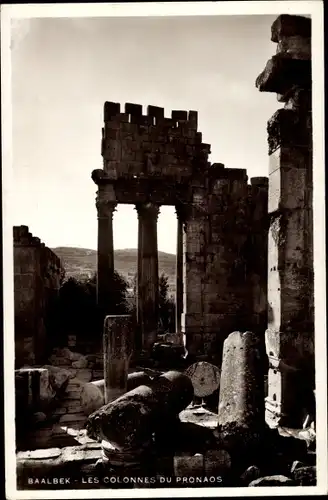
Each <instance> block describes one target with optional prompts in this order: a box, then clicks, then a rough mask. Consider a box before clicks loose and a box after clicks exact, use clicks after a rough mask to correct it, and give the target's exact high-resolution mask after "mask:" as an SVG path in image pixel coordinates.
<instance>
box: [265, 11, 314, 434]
mask: <svg viewBox="0 0 328 500" xmlns="http://www.w3.org/2000/svg"><path fill="white" fill-rule="evenodd" d="M271 31H272V37H271V39H272V41H274V42H276V43H278V49H277V54H276V55H275V56H274V57H273V58H272V59H271V60H270V61H269V62H268V63H267V65H266V68H265V70H264V71H263V72H262V73H261V75H260V76H259V77H258V79H257V82H256V85H257V87H258V88H259V90H260V91H262V92H275V93H277V94H278V100H279V101H280V102H284V103H285V106H284V108H282V109H279V110H278V111H277V112H276V113H275V114H274V115H273V117H272V118H271V119H270V120H269V122H268V133H269V155H270V164H269V207H268V209H269V217H270V228H269V242H268V248H269V257H268V260H269V262H268V329H267V332H266V349H267V354H268V357H269V373H268V398H267V400H266V419H267V421H268V423H269V424H271V425H286V426H289V427H296V428H300V427H301V426H302V423H303V422H302V418H303V415H302V414H303V412H304V411H306V412H307V413H311V410H313V408H311V406H312V407H313V405H314V401H313V389H314V345H313V344H314V306H313V285H314V276H313V242H312V238H313V213H312V122H311V121H312V110H311V20H310V19H308V18H304V17H301V16H288V15H282V16H279V17H278V18H277V20H276V21H275V22H274V23H273V25H272V29H271Z"/></svg>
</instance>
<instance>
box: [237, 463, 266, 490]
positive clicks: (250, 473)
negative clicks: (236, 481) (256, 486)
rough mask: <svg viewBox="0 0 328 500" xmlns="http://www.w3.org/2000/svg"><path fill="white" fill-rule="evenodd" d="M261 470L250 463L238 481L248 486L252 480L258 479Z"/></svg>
mask: <svg viewBox="0 0 328 500" xmlns="http://www.w3.org/2000/svg"><path fill="white" fill-rule="evenodd" d="M260 476H261V471H260V469H259V468H258V467H256V465H251V466H250V467H247V469H246V470H245V471H244V472H243V473H242V475H241V476H240V481H241V483H242V484H243V485H245V486H248V485H249V484H250V483H251V482H252V481H255V480H256V479H259V477H260Z"/></svg>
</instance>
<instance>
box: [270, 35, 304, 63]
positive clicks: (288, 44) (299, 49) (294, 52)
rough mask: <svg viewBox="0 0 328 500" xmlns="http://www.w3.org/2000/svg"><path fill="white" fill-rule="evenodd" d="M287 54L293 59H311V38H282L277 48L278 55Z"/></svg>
mask: <svg viewBox="0 0 328 500" xmlns="http://www.w3.org/2000/svg"><path fill="white" fill-rule="evenodd" d="M281 52H283V53H286V54H288V56H289V57H291V58H293V59H305V60H310V59H311V38H310V37H308V38H304V37H302V36H282V37H281V38H280V40H279V43H278V46H277V54H279V53H281Z"/></svg>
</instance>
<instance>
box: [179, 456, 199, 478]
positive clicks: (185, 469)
mask: <svg viewBox="0 0 328 500" xmlns="http://www.w3.org/2000/svg"><path fill="white" fill-rule="evenodd" d="M173 463H174V475H175V476H176V477H188V476H190V477H197V476H198V477H199V476H200V477H202V476H204V456H203V455H202V454H200V453H197V454H195V455H192V454H190V453H187V452H185V453H183V454H180V453H179V455H177V456H175V457H174V462H173Z"/></svg>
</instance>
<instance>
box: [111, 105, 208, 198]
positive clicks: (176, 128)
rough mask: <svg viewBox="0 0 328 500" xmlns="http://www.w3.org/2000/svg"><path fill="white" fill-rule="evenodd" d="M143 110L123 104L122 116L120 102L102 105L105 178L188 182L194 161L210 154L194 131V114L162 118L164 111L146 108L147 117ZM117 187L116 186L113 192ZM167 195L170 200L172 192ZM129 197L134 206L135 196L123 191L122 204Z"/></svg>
mask: <svg viewBox="0 0 328 500" xmlns="http://www.w3.org/2000/svg"><path fill="white" fill-rule="evenodd" d="M142 109H143V108H142V106H141V105H140V104H132V103H126V104H125V109H124V112H123V113H121V112H120V111H121V109H120V104H119V103H113V102H106V103H105V106H104V122H105V125H104V128H103V139H102V156H103V159H104V171H105V174H106V176H107V177H108V178H110V179H116V180H119V179H120V180H123V179H125V180H126V179H136V178H144V177H148V176H150V177H153V178H156V177H157V178H158V179H159V180H160V181H163V179H172V180H173V181H177V182H183V181H184V180H188V179H189V178H190V177H191V176H192V175H193V165H194V163H195V160H197V158H199V157H200V156H201V155H202V153H203V152H205V156H206V155H207V154H208V153H209V152H210V146H209V145H208V144H203V143H202V134H201V133H200V132H197V112H196V111H189V112H187V111H172V113H171V117H170V118H165V117H164V109H163V108H160V107H157V106H148V107H147V115H143V114H142ZM120 187H121V186H119V185H116V193H118V192H119V191H120ZM122 188H123V190H124V186H122ZM161 191H162V190H161ZM140 194H141V195H142V193H140ZM162 194H163V195H165V193H164V191H162ZM166 195H167V196H168V197H171V195H172V193H170V192H167V193H166ZM129 196H130V199H131V203H135V193H129V192H124V198H125V200H126V201H125V202H128V201H127V200H128V198H129ZM131 196H132V198H131ZM140 201H141V200H140ZM163 201H164V200H163Z"/></svg>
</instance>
